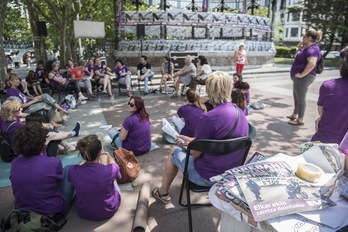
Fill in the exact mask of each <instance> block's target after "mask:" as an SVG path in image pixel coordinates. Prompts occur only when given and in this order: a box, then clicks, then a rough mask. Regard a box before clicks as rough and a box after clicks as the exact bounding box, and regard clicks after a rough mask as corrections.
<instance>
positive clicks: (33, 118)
mask: <svg viewBox="0 0 348 232" xmlns="http://www.w3.org/2000/svg"><path fill="white" fill-rule="evenodd" d="M32 122H38V123H40V124H42V125H43V126H44V127H45V128H47V129H48V130H49V132H48V136H47V138H46V143H45V145H46V146H47V150H46V151H47V152H46V154H47V156H57V151H58V150H59V151H60V153H63V154H68V153H70V152H74V151H75V150H76V147H75V146H73V145H70V144H69V143H68V142H67V141H66V140H65V139H67V138H71V137H77V136H79V134H80V129H81V124H80V122H77V123H76V125H75V127H74V129H72V130H71V131H58V130H57V129H55V128H54V127H53V126H52V125H51V124H50V123H48V122H47V121H45V119H44V117H43V116H42V115H41V114H40V113H37V112H34V113H31V114H29V115H27V116H26V117H25V124H28V123H32Z"/></svg>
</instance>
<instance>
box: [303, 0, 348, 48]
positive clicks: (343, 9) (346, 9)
mask: <svg viewBox="0 0 348 232" xmlns="http://www.w3.org/2000/svg"><path fill="white" fill-rule="evenodd" d="M303 4H304V14H303V20H304V21H305V22H306V23H307V25H308V26H309V27H313V28H315V29H320V30H322V31H323V42H324V44H326V45H327V47H326V50H327V52H329V51H330V50H331V47H332V45H333V43H339V44H340V45H341V47H343V46H345V45H346V44H347V43H348V4H347V1H346V0H331V1H317V0H304V2H303Z"/></svg>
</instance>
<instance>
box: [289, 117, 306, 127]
mask: <svg viewBox="0 0 348 232" xmlns="http://www.w3.org/2000/svg"><path fill="white" fill-rule="evenodd" d="M288 124H290V125H296V126H302V125H304V122H302V121H300V120H298V119H295V120H291V121H289V122H288Z"/></svg>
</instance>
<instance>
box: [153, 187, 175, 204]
mask: <svg viewBox="0 0 348 232" xmlns="http://www.w3.org/2000/svg"><path fill="white" fill-rule="evenodd" d="M152 196H153V197H154V198H156V199H157V200H160V201H162V202H163V203H164V204H168V203H170V202H171V198H170V196H169V194H168V193H165V194H160V193H159V188H158V187H156V188H154V189H153V190H152Z"/></svg>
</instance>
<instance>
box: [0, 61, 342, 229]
mask: <svg viewBox="0 0 348 232" xmlns="http://www.w3.org/2000/svg"><path fill="white" fill-rule="evenodd" d="M288 71H289V66H277V67H264V68H260V69H248V68H247V69H246V70H245V72H244V73H243V74H244V77H245V81H247V82H248V83H249V84H250V86H251V89H250V91H251V101H252V102H255V101H262V102H263V103H265V104H266V107H265V108H264V109H263V110H257V111H256V110H255V111H252V112H251V114H250V115H249V116H248V120H249V121H250V122H252V123H253V124H254V125H255V127H256V129H257V137H256V138H255V139H254V141H253V146H252V148H251V151H250V153H249V154H253V153H254V152H255V151H259V152H261V153H263V154H265V155H267V156H272V155H274V154H276V153H279V152H282V153H285V154H288V155H298V154H299V145H300V144H301V143H302V142H306V141H308V139H309V138H310V136H311V135H312V134H313V133H314V120H315V119H316V118H317V111H316V100H317V98H318V90H319V87H320V84H321V83H322V81H323V80H326V79H330V78H334V77H338V75H339V72H338V70H325V71H324V73H323V74H322V75H319V76H318V77H317V78H316V80H315V82H314V83H313V84H312V85H311V86H310V89H309V92H308V95H307V110H306V115H305V120H304V122H305V125H304V126H291V125H288V124H287V119H286V118H285V116H286V115H289V114H291V113H292V110H293V99H292V82H291V80H290V78H289V74H288ZM114 91H116V89H115V90H114ZM202 95H204V94H203V93H202ZM144 99H145V105H146V108H147V111H148V113H149V114H150V118H151V122H152V132H153V133H152V140H153V141H154V142H156V143H157V145H159V146H160V149H159V150H155V151H152V152H150V153H149V154H146V155H143V156H140V157H139V162H140V164H141V173H140V175H139V177H138V179H137V180H136V181H135V182H133V186H131V185H129V184H128V185H123V186H122V188H123V189H132V188H134V189H135V190H138V189H139V188H140V186H141V184H143V183H150V185H151V186H152V187H151V189H152V188H153V187H155V186H158V185H159V184H160V180H161V176H162V172H163V166H164V161H165V159H166V157H167V155H168V153H169V151H170V149H171V148H172V145H169V144H166V143H165V142H164V141H163V140H162V132H161V129H160V128H161V118H162V117H165V118H170V117H171V116H173V115H175V114H176V110H177V109H178V107H179V106H181V105H182V104H184V101H183V99H182V98H178V99H171V98H169V96H168V95H162V94H150V95H148V96H146V97H144ZM127 101H128V97H125V96H117V97H116V99H115V100H110V99H109V98H107V97H106V96H103V95H101V96H99V99H98V100H97V101H93V102H89V103H87V104H85V105H81V106H79V107H78V108H77V109H76V110H74V111H73V112H72V113H71V115H70V116H69V122H68V125H67V127H66V129H65V128H64V129H62V130H68V129H71V128H72V127H73V125H74V124H75V123H76V121H80V122H81V123H82V131H81V135H80V137H79V138H82V137H84V136H86V135H88V134H97V135H98V136H100V138H101V139H102V140H103V141H104V145H108V144H109V143H110V139H109V137H108V133H107V131H106V130H103V129H99V127H100V126H101V125H105V124H112V125H113V126H117V127H118V126H120V125H121V124H122V122H123V120H124V118H125V116H126V115H127V114H128V113H127V108H126V103H127ZM79 138H72V139H69V140H68V141H69V142H70V143H72V144H74V143H76V142H77V140H78V139H79ZM181 180H182V175H181V174H179V175H178V177H177V178H176V179H175V180H174V183H173V186H172V188H171V190H170V194H171V196H172V198H173V202H172V203H171V204H167V205H164V204H162V203H160V202H158V201H155V200H154V199H153V198H151V199H150V202H149V219H148V224H149V229H150V231H156V232H160V231H187V226H188V224H187V210H186V209H185V208H182V207H180V206H179V204H178V195H179V194H178V193H179V189H180V184H181ZM204 198H205V196H203V198H202V197H200V195H199V196H196V195H194V197H193V199H197V200H205V199H204ZM0 199H1V205H0V218H2V217H4V216H5V215H6V214H7V212H6V211H8V210H10V208H11V206H12V201H13V198H12V194H11V189H10V187H7V188H1V189H0ZM4 200H5V202H6V203H5V204H3V202H4ZM4 214H5V215H4ZM192 214H193V222H194V223H193V226H194V229H195V231H208V232H210V231H211V232H213V231H219V228H218V224H219V219H220V215H219V212H218V210H216V209H215V208H214V207H203V208H196V209H194V210H193V213H192Z"/></svg>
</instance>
